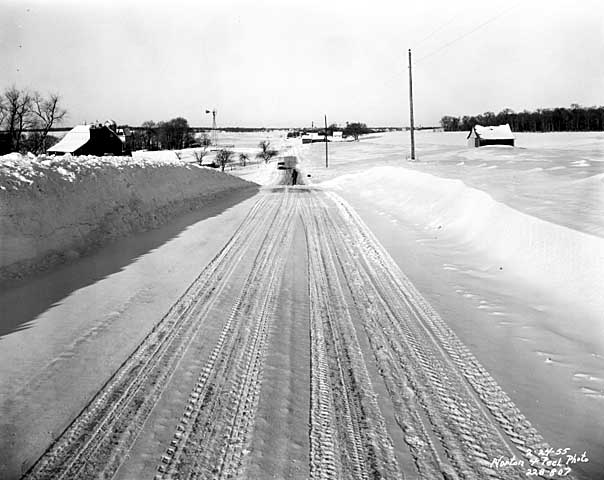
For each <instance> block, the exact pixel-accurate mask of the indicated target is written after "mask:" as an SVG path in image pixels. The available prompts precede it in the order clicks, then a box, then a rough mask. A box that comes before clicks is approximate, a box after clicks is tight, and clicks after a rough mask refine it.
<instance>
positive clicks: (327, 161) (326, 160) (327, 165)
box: [325, 115, 329, 168]
mask: <svg viewBox="0 0 604 480" xmlns="http://www.w3.org/2000/svg"><path fill="white" fill-rule="evenodd" d="M328 167H329V153H328V151H327V115H325V168H328Z"/></svg>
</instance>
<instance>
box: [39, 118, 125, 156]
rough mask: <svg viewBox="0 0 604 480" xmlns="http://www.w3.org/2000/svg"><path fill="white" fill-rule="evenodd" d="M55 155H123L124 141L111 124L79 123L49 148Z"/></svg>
mask: <svg viewBox="0 0 604 480" xmlns="http://www.w3.org/2000/svg"><path fill="white" fill-rule="evenodd" d="M48 153H50V154H54V155H65V154H66V153H69V154H71V155H97V156H102V155H123V154H124V142H123V141H122V139H121V138H120V136H119V135H118V134H117V133H116V131H115V128H112V125H111V124H105V125H78V126H76V127H74V128H72V129H71V130H70V131H69V132H67V135H65V136H64V137H63V138H62V139H61V141H60V142H59V143H57V144H56V145H54V146H52V147H51V148H49V149H48Z"/></svg>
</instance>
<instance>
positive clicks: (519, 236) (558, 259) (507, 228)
mask: <svg viewBox="0 0 604 480" xmlns="http://www.w3.org/2000/svg"><path fill="white" fill-rule="evenodd" d="M323 185H325V186H330V187H335V188H337V189H345V190H356V191H359V192H361V193H360V194H361V196H362V197H363V198H364V199H366V200H367V201H370V202H372V203H375V204H378V205H379V206H380V207H382V208H383V209H384V210H386V211H388V212H390V213H391V214H393V215H395V216H398V217H399V218H401V219H404V220H407V221H411V222H413V223H416V224H419V225H420V226H421V227H423V228H426V229H430V230H432V231H436V232H438V235H439V237H441V238H442V237H445V238H448V239H450V240H453V241H455V242H460V243H462V244H464V245H466V246H467V248H471V249H474V250H478V251H480V252H481V254H482V255H484V256H485V257H487V258H488V259H490V267H491V268H500V267H501V268H505V269H512V271H513V272H515V273H517V274H518V275H519V276H521V277H522V278H524V279H526V280H527V281H530V282H531V283H534V284H536V285H539V286H543V287H545V288H548V289H555V290H554V291H555V292H556V293H558V294H560V295H564V296H568V295H570V296H572V297H573V298H575V299H577V300H578V301H580V302H581V303H582V304H583V305H584V306H586V307H591V308H595V309H599V311H601V309H602V308H603V307H604V301H603V299H602V296H601V286H602V285H604V239H603V238H600V237H597V236H592V235H589V234H586V233H582V232H579V231H576V230H573V229H570V228H567V227H564V226H561V225H557V224H554V223H550V222H547V221H545V220H541V219H539V218H536V217H533V216H531V215H527V214H524V213H522V212H519V211H518V210H515V209H513V208H511V207H509V206H507V205H505V204H503V203H500V202H497V201H495V200H494V199H493V198H492V197H491V196H490V195H488V194H487V193H485V192H483V191H481V190H477V189H474V188H470V187H468V186H466V185H465V184H464V183H463V182H462V181H460V180H452V179H447V178H442V177H437V176H434V175H431V174H427V173H423V172H418V171H414V170H409V169H405V168H399V167H375V168H372V169H370V170H368V171H367V172H365V173H363V174H349V175H343V176H341V177H339V178H336V179H334V180H330V181H327V182H324V183H323Z"/></svg>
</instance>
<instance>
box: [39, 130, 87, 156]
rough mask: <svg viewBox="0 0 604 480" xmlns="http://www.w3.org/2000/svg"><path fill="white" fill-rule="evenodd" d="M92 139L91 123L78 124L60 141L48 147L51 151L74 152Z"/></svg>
mask: <svg viewBox="0 0 604 480" xmlns="http://www.w3.org/2000/svg"><path fill="white" fill-rule="evenodd" d="M88 140H90V125H77V126H75V127H73V128H72V129H71V130H70V131H69V132H67V135H65V136H64V137H63V138H62V139H61V141H60V142H59V143H57V144H56V145H53V146H52V147H51V148H49V149H48V152H49V153H52V152H60V153H73V152H75V151H76V150H77V149H78V148H80V147H81V146H82V145H84V144H85V143H86V142H88Z"/></svg>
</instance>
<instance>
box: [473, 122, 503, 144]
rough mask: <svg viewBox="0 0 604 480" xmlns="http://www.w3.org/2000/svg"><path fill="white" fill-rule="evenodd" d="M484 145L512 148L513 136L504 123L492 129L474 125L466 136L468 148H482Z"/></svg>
mask: <svg viewBox="0 0 604 480" xmlns="http://www.w3.org/2000/svg"><path fill="white" fill-rule="evenodd" d="M486 145H510V146H512V147H513V146H514V134H513V133H512V129H511V128H510V126H509V125H508V124H507V123H506V124H505V125H498V126H494V127H483V126H482V125H475V126H474V127H473V128H472V130H470V133H469V134H468V147H484V146H486Z"/></svg>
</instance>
